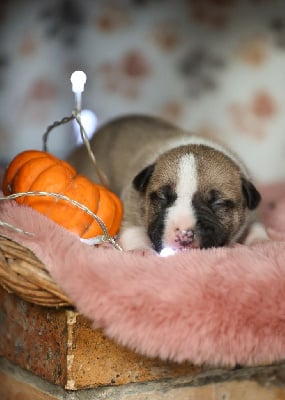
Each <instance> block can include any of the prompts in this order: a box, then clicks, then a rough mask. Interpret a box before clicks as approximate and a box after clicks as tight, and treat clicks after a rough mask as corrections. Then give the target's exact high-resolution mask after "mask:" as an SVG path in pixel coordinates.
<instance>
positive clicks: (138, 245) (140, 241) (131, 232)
mask: <svg viewBox="0 0 285 400" xmlns="http://www.w3.org/2000/svg"><path fill="white" fill-rule="evenodd" d="M118 242H119V244H120V245H121V247H122V249H123V250H125V251H128V250H136V249H150V248H151V242H150V239H149V237H148V236H147V234H146V231H145V229H144V227H142V226H128V227H122V228H121V230H120V233H119V237H118Z"/></svg>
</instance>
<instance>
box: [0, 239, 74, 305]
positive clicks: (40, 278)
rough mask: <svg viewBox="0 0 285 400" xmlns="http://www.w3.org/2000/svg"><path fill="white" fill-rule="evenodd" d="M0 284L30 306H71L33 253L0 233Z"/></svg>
mask: <svg viewBox="0 0 285 400" xmlns="http://www.w3.org/2000/svg"><path fill="white" fill-rule="evenodd" d="M0 285H1V286H2V287H3V288H4V289H5V290H7V291H8V292H9V293H13V294H16V295H17V296H19V297H20V298H22V299H23V300H26V301H28V302H30V303H33V304H37V305H40V306H45V307H66V306H73V304H72V301H71V299H70V298H69V297H68V296H67V295H66V294H65V293H64V292H63V291H62V290H61V288H60V287H59V286H58V285H57V284H56V283H55V282H54V280H53V279H52V277H51V276H50V274H49V272H48V270H47V269H46V266H45V265H44V263H43V262H42V261H41V260H40V259H39V258H38V257H37V256H36V255H35V254H34V253H33V251H32V250H30V249H28V248H27V247H25V246H23V245H21V244H20V243H18V242H17V241H15V240H13V239H10V238H9V237H7V236H5V235H3V234H0Z"/></svg>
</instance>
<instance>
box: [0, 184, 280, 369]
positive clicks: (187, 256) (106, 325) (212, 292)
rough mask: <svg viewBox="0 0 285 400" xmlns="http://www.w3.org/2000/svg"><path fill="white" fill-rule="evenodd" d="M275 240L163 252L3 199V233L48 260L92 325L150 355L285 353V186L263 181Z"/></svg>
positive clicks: (241, 359)
mask: <svg viewBox="0 0 285 400" xmlns="http://www.w3.org/2000/svg"><path fill="white" fill-rule="evenodd" d="M262 192H263V199H264V200H263V206H262V215H263V218H264V221H265V223H266V225H267V227H268V231H269V234H270V237H271V239H272V241H270V242H266V243H262V244H258V245H255V246H252V247H246V246H243V245H237V246H236V247H233V248H219V249H210V250H198V249H196V250H191V251H188V252H183V253H180V254H176V255H175V256H170V257H168V258H161V257H159V256H155V255H148V256H142V255H140V254H134V253H128V252H124V253H121V252H119V251H118V250H115V249H113V248H112V249H104V248H94V247H89V246H87V245H86V244H82V243H81V242H80V241H79V240H78V238H77V237H76V236H75V235H73V234H71V233H69V232H67V231H66V230H64V229H63V228H61V227H59V226H57V225H56V224H55V223H53V222H52V221H50V220H48V219H47V218H45V217H44V216H42V215H40V214H38V213H37V212H35V211H34V210H32V209H30V208H27V207H23V206H19V205H16V204H15V203H14V202H12V201H10V200H9V201H6V200H5V201H3V202H1V203H0V219H1V220H2V221H5V222H9V223H11V224H14V225H16V226H18V227H20V228H22V229H24V230H27V231H30V232H34V233H35V234H36V235H35V237H28V236H24V235H23V234H17V233H14V232H12V231H10V230H7V229H6V228H1V229H0V233H5V234H6V235H8V236H10V237H11V238H12V239H14V240H16V241H18V242H19V243H21V244H23V245H25V246H26V247H28V248H30V249H31V250H33V251H34V253H35V254H36V255H37V256H38V257H39V258H40V259H41V260H42V261H43V262H44V264H45V265H46V267H47V269H48V270H49V271H50V274H51V275H52V277H53V279H54V280H55V281H56V282H57V283H58V284H59V285H60V286H61V287H62V289H63V290H64V291H65V292H66V293H67V294H68V295H69V297H70V298H71V299H73V301H74V304H75V305H76V307H77V309H78V311H79V312H81V313H82V314H84V315H85V316H86V317H88V318H89V319H90V320H91V321H92V322H93V326H94V327H101V328H103V330H104V332H105V334H106V335H107V336H109V337H110V338H113V339H114V340H116V341H117V342H119V343H120V344H122V345H125V346H127V347H129V348H131V349H133V350H135V351H137V352H140V353H142V354H145V355H147V356H151V357H153V356H159V357H160V358H162V359H171V360H175V361H178V362H182V361H185V360H188V361H190V362H193V363H195V364H201V363H207V364H212V365H221V366H226V365H235V364H236V363H239V364H242V365H253V364H257V363H268V362H274V361H279V360H281V359H284V358H285V183H282V184H279V185H271V186H267V187H264V188H263V190H262Z"/></svg>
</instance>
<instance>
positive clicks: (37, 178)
mask: <svg viewBox="0 0 285 400" xmlns="http://www.w3.org/2000/svg"><path fill="white" fill-rule="evenodd" d="M42 158H45V157H42ZM51 160H52V161H53V159H52V157H51ZM57 166H62V168H64V165H62V162H61V160H59V159H56V158H55V160H54V162H53V163H52V164H50V166H48V167H47V168H45V169H44V170H43V171H42V172H41V173H40V174H39V175H37V177H36V179H35V180H34V182H33V183H32V184H31V188H32V186H33V185H34V184H36V183H37V181H38V180H40V178H41V177H43V176H44V175H45V174H46V173H48V171H49V170H51V169H52V168H55V167H57ZM72 169H73V168H72ZM76 176H77V173H76V171H75V173H74V175H73V176H72V178H71V179H72V180H73V179H74V178H75V177H76ZM68 186H69V184H68V185H67V187H68ZM44 191H46V190H44ZM65 191H66V186H65V187H61V188H60V191H59V190H57V191H55V192H54V193H58V194H63V195H64V194H65ZM56 201H57V200H56V199H54V201H53V202H49V203H48V204H49V206H48V207H46V216H48V215H49V213H50V211H51V209H52V208H53V207H54V205H55V202H56ZM62 201H63V202H65V203H66V200H62Z"/></svg>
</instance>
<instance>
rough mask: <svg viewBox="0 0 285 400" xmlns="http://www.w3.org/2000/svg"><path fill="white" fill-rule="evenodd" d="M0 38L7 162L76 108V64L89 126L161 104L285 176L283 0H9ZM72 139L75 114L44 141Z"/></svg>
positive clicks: (255, 165)
mask: <svg viewBox="0 0 285 400" xmlns="http://www.w3.org/2000/svg"><path fill="white" fill-rule="evenodd" d="M0 39H1V41H0V43H1V44H0V163H1V165H2V166H3V165H5V164H6V163H7V162H9V160H10V159H11V158H12V157H14V156H15V155H16V154H17V153H18V152H20V151H22V150H25V149H31V148H35V149H41V148H42V135H43V133H44V132H45V130H46V128H47V126H48V125H50V124H51V123H52V122H54V121H55V120H59V119H61V118H62V117H64V116H68V115H70V114H71V112H72V110H73V108H74V96H73V93H72V91H71V84H70V75H71V73H72V72H73V71H74V70H76V69H79V70H83V71H85V73H86V74H87V83H86V86H85V92H84V95H83V105H82V106H83V109H88V110H89V114H88V115H89V119H88V121H89V125H88V126H89V128H90V129H91V131H92V129H93V128H94V127H95V125H96V124H99V125H100V124H102V123H103V122H105V121H107V120H109V119H110V118H113V117H115V116H117V115H122V114H127V113H148V114H155V115H159V116H162V117H164V118H166V119H168V120H170V121H172V122H174V123H176V124H177V125H179V126H181V127H183V128H186V129H188V130H191V131H193V132H195V133H198V134H201V135H203V136H205V137H209V138H214V139H215V138H216V139H218V140H221V141H223V142H226V143H227V144H228V145H229V146H230V147H231V148H232V149H234V150H235V151H236V152H237V153H238V154H239V155H240V157H241V158H242V159H243V160H244V161H245V162H246V164H247V165H248V167H249V169H250V170H251V172H252V175H253V176H254V177H255V179H257V181H259V182H261V183H267V182H272V181H280V180H284V179H285V162H284V161H285V2H284V0H176V1H174V0H93V1H92V0H42V1H37V0H22V1H20V0H6V1H3V0H2V1H1V2H0ZM76 142H77V138H76V130H75V129H74V126H73V125H72V124H71V123H69V124H66V125H63V126H61V127H60V128H57V129H56V130H54V131H52V133H51V134H50V138H49V142H48V147H49V150H50V151H51V152H53V153H54V154H56V155H57V156H59V157H65V156H66V155H67V154H68V153H69V152H70V150H71V149H72V148H73V147H74V146H75V145H76Z"/></svg>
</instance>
